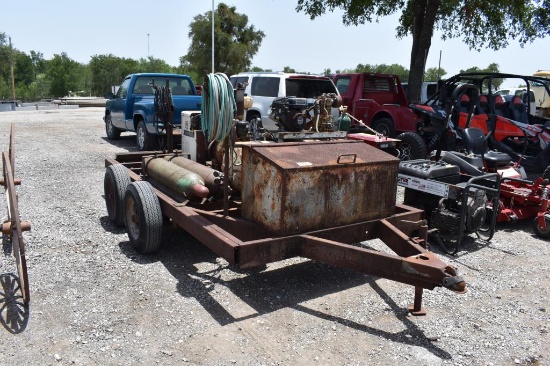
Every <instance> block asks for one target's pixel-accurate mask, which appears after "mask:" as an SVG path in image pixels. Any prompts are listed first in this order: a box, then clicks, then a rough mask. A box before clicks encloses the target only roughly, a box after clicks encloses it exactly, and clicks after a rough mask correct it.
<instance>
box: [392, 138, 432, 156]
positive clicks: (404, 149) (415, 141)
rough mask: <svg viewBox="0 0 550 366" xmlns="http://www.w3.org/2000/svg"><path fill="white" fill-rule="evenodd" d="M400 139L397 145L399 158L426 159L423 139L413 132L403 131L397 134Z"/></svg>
mask: <svg viewBox="0 0 550 366" xmlns="http://www.w3.org/2000/svg"><path fill="white" fill-rule="evenodd" d="M397 139H398V140H401V145H400V146H399V148H398V150H399V159H401V160H416V159H426V155H427V152H426V145H425V144H424V139H422V137H421V136H420V135H419V134H417V133H415V132H403V133H402V134H400V135H399V136H397Z"/></svg>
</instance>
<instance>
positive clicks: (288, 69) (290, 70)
mask: <svg viewBox="0 0 550 366" xmlns="http://www.w3.org/2000/svg"><path fill="white" fill-rule="evenodd" d="M283 72H288V73H293V74H294V73H296V69H293V68H292V67H290V66H285V67H284V68H283Z"/></svg>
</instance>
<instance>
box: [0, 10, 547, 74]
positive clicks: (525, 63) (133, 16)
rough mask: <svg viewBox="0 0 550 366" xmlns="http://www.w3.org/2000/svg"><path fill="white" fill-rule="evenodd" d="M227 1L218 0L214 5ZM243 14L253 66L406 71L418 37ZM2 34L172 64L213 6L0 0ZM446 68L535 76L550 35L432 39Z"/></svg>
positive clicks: (79, 52)
mask: <svg viewBox="0 0 550 366" xmlns="http://www.w3.org/2000/svg"><path fill="white" fill-rule="evenodd" d="M219 2H220V1H215V6H217V4H218V3H219ZM225 3H226V4H228V5H234V6H235V7H236V8H237V12H238V13H241V14H242V13H244V14H246V15H248V18H249V24H252V25H254V26H255V28H256V29H259V30H262V31H263V32H264V33H265V34H266V37H265V38H264V40H263V42H262V46H261V47H260V50H259V52H258V53H257V54H256V56H255V57H254V59H253V61H252V64H253V66H258V67H261V68H264V69H272V70H274V71H278V70H282V69H283V68H284V67H285V66H290V67H292V68H294V69H297V70H299V71H308V72H312V73H321V72H322V71H323V70H324V69H326V68H330V69H331V70H332V71H334V70H337V69H344V68H354V67H355V66H357V64H359V63H362V64H372V65H376V64H393V63H397V64H400V65H402V66H404V67H406V68H407V69H408V68H409V62H410V49H411V44H412V40H411V38H410V37H409V38H405V39H402V40H398V39H397V38H396V37H395V28H396V27H397V20H398V16H397V15H396V16H393V17H388V18H382V19H380V22H379V23H371V24H366V25H361V26H357V27H355V26H350V27H346V26H344V25H343V24H342V12H341V11H337V12H334V13H328V14H325V15H323V16H321V17H320V18H317V19H315V20H313V21H312V20H310V19H309V17H308V16H307V15H305V14H304V13H296V11H295V7H296V4H297V1H296V0H227V1H225ZM0 9H2V21H1V22H0V32H4V33H6V34H7V35H8V36H11V38H12V43H13V45H14V47H16V48H17V49H19V50H21V51H23V52H26V53H29V51H31V50H34V51H38V52H42V53H43V54H44V57H45V58H46V59H50V58H52V56H53V55H54V54H60V53H61V52H66V53H67V55H68V56H69V57H70V58H71V59H73V60H76V61H78V62H82V63H88V62H89V61H90V57H91V56H93V55H102V54H109V53H111V54H113V55H115V56H118V57H128V58H133V59H139V58H141V57H147V56H148V55H151V56H153V57H155V58H159V59H162V60H164V61H166V62H167V63H168V64H170V65H172V66H177V65H178V64H179V58H180V57H181V56H182V55H184V54H186V53H187V50H188V47H189V44H190V41H189V37H188V32H189V24H190V23H191V22H192V21H193V17H195V16H196V15H198V14H204V13H206V12H207V11H210V10H211V9H212V1H211V0H179V1H178V0H159V1H145V0H132V1H129V0H110V1H105V0H95V1H93V2H81V1H74V0H72V1H67V0H58V1H43V0H32V1H28V0H18V1H13V0H10V1H7V0H0ZM440 53H441V67H442V68H443V69H445V70H446V71H447V75H446V77H449V76H452V75H453V74H456V73H458V72H459V71H460V70H461V69H466V68H469V67H472V66H478V67H486V66H488V65H489V64H490V63H493V62H495V63H497V64H498V65H499V66H500V70H501V71H502V72H508V73H517V74H528V75H531V74H532V73H533V72H535V71H537V70H539V69H550V61H548V55H549V54H550V39H549V38H546V39H541V40H537V41H535V42H534V43H532V44H528V45H527V46H525V48H523V49H522V48H521V47H520V46H519V45H518V44H517V43H516V42H514V41H511V44H510V46H508V47H507V48H506V49H504V50H501V51H498V52H494V51H492V50H483V51H481V52H476V51H469V50H468V47H466V46H465V45H463V44H462V43H461V41H460V40H459V39H455V40H450V41H446V42H443V41H441V39H440V37H439V35H438V34H436V35H435V36H434V39H433V40H432V47H431V49H430V54H429V55H428V62H427V67H437V66H438V64H439V56H440Z"/></svg>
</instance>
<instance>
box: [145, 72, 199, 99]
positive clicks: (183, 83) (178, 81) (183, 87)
mask: <svg viewBox="0 0 550 366" xmlns="http://www.w3.org/2000/svg"><path fill="white" fill-rule="evenodd" d="M166 79H168V83H169V85H170V90H171V91H172V95H193V94H194V93H193V88H192V86H191V83H190V82H189V80H188V79H183V78H175V77H168V78H167V77H158V78H156V79H155V78H152V77H151V76H140V77H138V78H137V80H136V83H135V85H134V94H154V93H155V92H154V90H153V88H152V87H151V86H150V85H149V84H150V83H153V82H154V83H155V84H156V85H157V86H166Z"/></svg>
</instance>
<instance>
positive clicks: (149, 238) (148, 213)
mask: <svg viewBox="0 0 550 366" xmlns="http://www.w3.org/2000/svg"><path fill="white" fill-rule="evenodd" d="M124 223H125V224H126V230H127V232H128V238H129V239H130V244H132V247H133V248H134V249H135V250H136V251H138V252H139V253H142V254H148V253H152V252H154V251H156V250H157V249H158V248H160V244H161V242H162V231H163V218H162V210H161V208H160V202H159V199H158V197H157V194H156V193H155V190H154V189H153V186H152V185H151V183H149V182H146V181H136V182H133V183H132V184H130V185H129V186H128V188H126V194H125V195H124Z"/></svg>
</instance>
